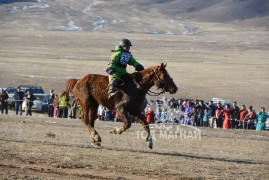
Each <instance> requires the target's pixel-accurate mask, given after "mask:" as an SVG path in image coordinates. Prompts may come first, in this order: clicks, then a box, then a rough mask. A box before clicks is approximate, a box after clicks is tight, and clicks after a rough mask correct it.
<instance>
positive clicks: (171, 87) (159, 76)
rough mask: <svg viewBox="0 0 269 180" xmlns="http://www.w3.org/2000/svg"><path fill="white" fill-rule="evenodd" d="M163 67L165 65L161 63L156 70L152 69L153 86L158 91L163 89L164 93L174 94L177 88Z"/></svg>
mask: <svg viewBox="0 0 269 180" xmlns="http://www.w3.org/2000/svg"><path fill="white" fill-rule="evenodd" d="M165 67H166V64H163V63H162V64H161V65H160V66H157V68H156V69H154V74H155V78H154V84H155V85H156V86H157V88H158V89H163V91H165V92H169V93H171V94H175V93H176V92H177V90H178V88H177V86H176V84H175V83H174V81H173V79H172V78H171V76H170V75H169V73H168V72H167V71H166V69H165Z"/></svg>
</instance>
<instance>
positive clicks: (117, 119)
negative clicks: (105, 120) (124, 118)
mask: <svg viewBox="0 0 269 180" xmlns="http://www.w3.org/2000/svg"><path fill="white" fill-rule="evenodd" d="M120 121H121V120H120V115H119V113H118V112H117V111H116V113H115V118H114V122H120Z"/></svg>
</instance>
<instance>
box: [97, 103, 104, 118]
mask: <svg viewBox="0 0 269 180" xmlns="http://www.w3.org/2000/svg"><path fill="white" fill-rule="evenodd" d="M98 119H99V120H100V121H103V120H104V107H103V106H102V105H99V106H98Z"/></svg>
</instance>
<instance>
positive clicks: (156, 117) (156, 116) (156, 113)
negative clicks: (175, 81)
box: [154, 100, 161, 122]
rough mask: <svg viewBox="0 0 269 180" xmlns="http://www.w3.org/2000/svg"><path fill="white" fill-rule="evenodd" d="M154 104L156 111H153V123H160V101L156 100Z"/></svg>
mask: <svg viewBox="0 0 269 180" xmlns="http://www.w3.org/2000/svg"><path fill="white" fill-rule="evenodd" d="M155 104H156V110H155V118H154V119H155V121H157V122H159V121H160V118H161V105H160V101H159V100H157V101H156V102H155Z"/></svg>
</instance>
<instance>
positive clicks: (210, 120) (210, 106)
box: [207, 101, 216, 128]
mask: <svg viewBox="0 0 269 180" xmlns="http://www.w3.org/2000/svg"><path fill="white" fill-rule="evenodd" d="M207 109H208V110H207V114H208V123H209V127H211V128H213V126H214V117H215V111H216V107H215V106H214V104H213V101H209V103H208V106H207Z"/></svg>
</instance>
